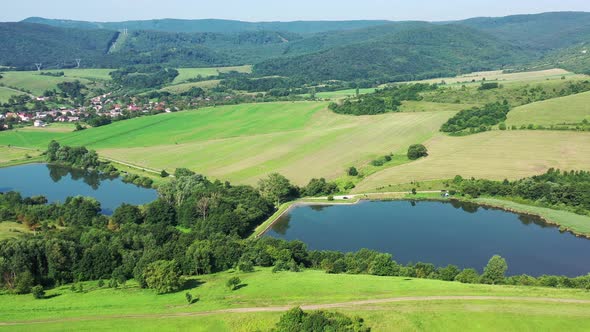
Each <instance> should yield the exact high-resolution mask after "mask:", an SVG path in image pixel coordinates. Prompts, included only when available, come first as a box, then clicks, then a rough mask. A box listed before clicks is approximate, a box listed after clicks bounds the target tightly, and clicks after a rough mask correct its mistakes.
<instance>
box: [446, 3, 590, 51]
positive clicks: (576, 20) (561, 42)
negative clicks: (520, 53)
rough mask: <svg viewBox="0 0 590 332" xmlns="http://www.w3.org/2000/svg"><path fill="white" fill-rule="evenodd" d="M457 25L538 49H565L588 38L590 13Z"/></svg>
mask: <svg viewBox="0 0 590 332" xmlns="http://www.w3.org/2000/svg"><path fill="white" fill-rule="evenodd" d="M456 23H457V24H461V25H467V26H469V27H472V28H475V29H478V30H480V31H484V32H487V33H489V34H491V35H493V36H496V37H498V38H500V39H502V40H505V41H508V42H511V43H515V44H519V45H524V46H526V47H529V48H532V49H537V50H548V49H555V48H562V47H568V46H571V45H573V44H576V43H579V42H585V41H588V40H589V39H590V13H584V12H554V13H542V14H534V15H514V16H506V17H479V18H472V19H468V20H465V21H460V22H456Z"/></svg>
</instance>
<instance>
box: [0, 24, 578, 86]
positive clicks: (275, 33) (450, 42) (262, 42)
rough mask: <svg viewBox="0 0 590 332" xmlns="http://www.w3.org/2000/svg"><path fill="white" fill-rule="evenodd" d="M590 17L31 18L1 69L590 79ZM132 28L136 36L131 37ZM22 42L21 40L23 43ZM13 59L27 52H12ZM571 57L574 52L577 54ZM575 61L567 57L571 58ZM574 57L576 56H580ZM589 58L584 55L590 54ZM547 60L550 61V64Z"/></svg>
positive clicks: (18, 28) (1, 28) (3, 36)
mask: <svg viewBox="0 0 590 332" xmlns="http://www.w3.org/2000/svg"><path fill="white" fill-rule="evenodd" d="M588 16H589V14H588V13H546V14H539V15H524V16H509V17H503V18H477V19H470V20H465V21H456V22H445V23H444V24H443V23H439V24H435V23H429V22H388V21H342V22H268V23H249V22H238V21H224V20H192V21H191V20H151V21H131V22H119V23H95V22H80V21H67V20H46V19H42V18H30V19H27V20H25V21H24V22H18V23H2V24H0V43H2V44H3V45H8V47H5V48H3V50H4V53H2V51H0V65H5V66H11V67H15V68H17V69H27V70H33V69H35V66H34V63H43V64H44V68H47V69H60V68H71V67H75V66H76V62H75V59H77V58H81V59H82V66H83V67H86V68H88V67H97V68H120V67H124V66H130V65H138V64H144V65H145V64H161V65H164V66H167V67H211V66H226V65H241V64H255V65H256V66H255V67H254V70H255V75H257V76H274V75H280V76H287V77H290V78H296V79H303V80H306V81H307V83H310V82H312V81H325V80H334V79H338V80H345V81H358V80H369V81H372V82H373V83H374V84H376V83H383V82H391V81H408V80H415V79H421V78H432V77H442V76H452V75H456V74H460V73H466V72H472V71H478V70H486V69H499V68H507V67H510V68H527V67H530V66H533V65H534V66H544V65H548V64H549V63H554V64H555V63H556V59H558V58H559V56H560V55H561V54H566V55H567V58H568V60H567V61H565V62H564V66H565V67H566V68H567V69H571V70H575V71H577V72H587V70H588V69H587V68H586V67H587V66H585V63H586V62H587V61H586V59H585V58H583V57H579V56H576V52H578V51H579V52H581V51H583V50H582V49H579V48H580V47H581V45H582V43H584V42H586V41H587V37H588V36H590V25H589V24H588V23H587V19H588ZM122 29H129V33H128V34H122V33H120V31H121V30H122ZM14 36H18V38H13V37H14ZM11 50H21V52H18V54H19V55H18V56H16V55H15V54H17V52H12V51H11ZM568 50H571V51H568ZM564 52H565V53H564ZM572 52H573V53H572ZM580 54H582V53H577V55H580ZM544 57H545V58H544Z"/></svg>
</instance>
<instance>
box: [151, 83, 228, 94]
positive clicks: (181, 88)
mask: <svg viewBox="0 0 590 332" xmlns="http://www.w3.org/2000/svg"><path fill="white" fill-rule="evenodd" d="M219 82H220V80H209V81H201V82H194V83H179V84H174V85H169V86H167V87H164V88H162V89H160V91H167V92H170V93H175V94H179V93H183V92H185V91H188V90H190V89H191V88H193V87H194V88H202V89H210V88H214V87H216V86H217V85H218V84H219Z"/></svg>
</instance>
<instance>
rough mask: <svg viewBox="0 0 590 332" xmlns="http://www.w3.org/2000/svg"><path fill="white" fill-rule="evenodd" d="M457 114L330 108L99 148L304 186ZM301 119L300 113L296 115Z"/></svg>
mask: <svg viewBox="0 0 590 332" xmlns="http://www.w3.org/2000/svg"><path fill="white" fill-rule="evenodd" d="M453 114H454V112H444V111H439V112H420V113H393V114H384V115H378V116H362V117H353V116H343V115H337V114H334V113H331V112H330V111H328V110H326V109H324V110H321V111H318V112H317V113H315V114H314V115H313V117H312V118H311V120H310V121H309V122H308V123H307V124H306V125H305V126H304V127H303V128H302V129H295V130H289V131H281V132H276V133H265V134H253V135H242V136H238V137H230V138H223V139H210V140H205V141H194V142H188V143H181V144H177V145H176V144H174V145H170V144H164V145H157V146H146V147H136V148H129V147H127V148H103V149H98V152H99V153H100V154H101V155H104V156H106V157H109V158H113V159H116V160H125V161H133V163H134V164H136V165H140V166H146V167H151V168H156V169H168V170H173V169H174V168H176V167H188V168H191V169H193V170H195V171H196V172H199V173H202V174H206V175H207V176H210V177H214V178H219V179H224V180H230V181H232V182H237V183H247V184H254V183H256V181H257V180H258V179H259V178H260V177H262V176H265V175H266V174H268V173H270V172H280V173H281V174H283V175H285V176H286V177H288V178H289V179H291V180H292V181H293V182H294V183H296V184H299V185H303V184H306V183H307V182H308V181H309V180H310V179H311V178H313V177H318V178H319V177H326V178H337V177H340V176H342V175H344V172H345V170H346V169H347V168H348V167H350V166H361V165H363V164H366V163H368V162H369V161H371V160H372V159H373V158H375V157H377V156H381V155H383V154H386V153H390V152H394V153H396V152H399V151H403V150H405V149H407V147H408V146H409V145H410V144H413V143H416V142H422V141H425V140H427V139H429V138H430V137H432V135H433V133H435V132H436V131H437V130H438V128H439V127H440V126H441V124H442V123H444V122H445V121H446V119H448V118H449V117H450V116H452V115H453ZM294 116H295V114H294Z"/></svg>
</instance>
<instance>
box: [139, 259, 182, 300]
mask: <svg viewBox="0 0 590 332" xmlns="http://www.w3.org/2000/svg"><path fill="white" fill-rule="evenodd" d="M144 276H145V281H146V284H147V287H148V288H151V289H155V290H156V291H157V292H158V293H159V294H164V293H171V292H175V291H177V290H179V289H180V287H181V286H182V279H181V273H180V270H179V268H178V264H177V263H176V261H174V260H171V261H165V260H160V261H155V262H153V263H151V264H149V265H148V266H147V267H146V269H145V270H144Z"/></svg>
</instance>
